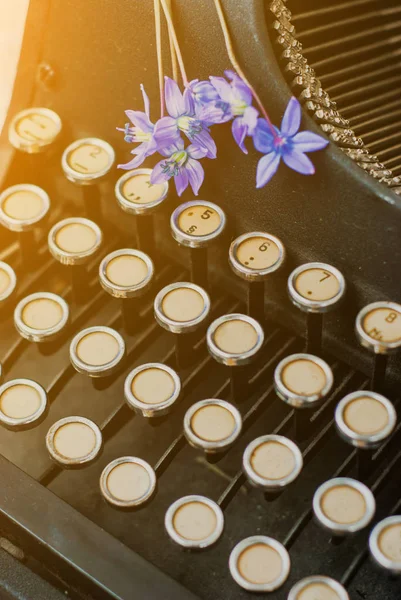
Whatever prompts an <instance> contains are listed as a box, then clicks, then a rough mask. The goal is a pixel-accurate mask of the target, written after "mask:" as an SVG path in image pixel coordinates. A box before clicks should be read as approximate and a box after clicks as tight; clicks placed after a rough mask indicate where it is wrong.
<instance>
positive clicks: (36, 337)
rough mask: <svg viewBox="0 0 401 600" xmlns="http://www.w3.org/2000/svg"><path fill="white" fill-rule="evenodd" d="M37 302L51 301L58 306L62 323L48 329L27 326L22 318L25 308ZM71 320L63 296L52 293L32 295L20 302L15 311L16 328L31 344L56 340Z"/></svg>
mask: <svg viewBox="0 0 401 600" xmlns="http://www.w3.org/2000/svg"><path fill="white" fill-rule="evenodd" d="M35 300H51V301H53V302H55V303H56V304H58V305H59V307H60V308H61V312H62V317H61V319H60V321H59V322H58V323H56V324H55V325H53V327H48V328H47V329H36V328H35V327H30V326H29V325H27V324H26V323H25V321H24V320H23V318H22V314H23V312H24V309H25V307H26V306H27V305H28V304H30V303H31V302H35ZM69 318H70V310H69V307H68V304H67V302H66V301H65V300H64V298H62V297H61V296H58V295H57V294H52V293H51V292H36V293H35V294H30V295H29V296H26V297H25V298H23V299H22V300H20V301H19V302H18V304H17V306H16V307H15V310H14V324H15V328H16V330H17V331H18V333H19V334H20V335H21V336H22V337H23V338H25V339H26V340H29V341H30V342H37V343H40V342H49V341H51V340H54V339H56V338H57V337H58V336H59V335H60V334H61V333H62V331H63V329H64V327H65V326H66V325H67V323H68V321H69Z"/></svg>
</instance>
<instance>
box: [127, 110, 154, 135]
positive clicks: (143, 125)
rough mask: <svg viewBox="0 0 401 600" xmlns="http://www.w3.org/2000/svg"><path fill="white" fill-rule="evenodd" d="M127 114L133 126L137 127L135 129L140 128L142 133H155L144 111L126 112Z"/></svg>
mask: <svg viewBox="0 0 401 600" xmlns="http://www.w3.org/2000/svg"><path fill="white" fill-rule="evenodd" d="M125 114H126V115H127V117H128V118H129V120H130V121H131V123H133V125H135V127H138V129H140V130H141V131H144V132H145V133H150V132H151V131H153V125H152V123H151V122H150V121H149V117H148V115H147V114H146V113H144V112H143V111H142V110H126V111H125Z"/></svg>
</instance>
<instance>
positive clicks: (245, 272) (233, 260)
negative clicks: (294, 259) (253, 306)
mask: <svg viewBox="0 0 401 600" xmlns="http://www.w3.org/2000/svg"><path fill="white" fill-rule="evenodd" d="M253 237H261V238H264V239H266V240H267V241H269V242H273V243H274V244H275V245H276V246H277V248H278V250H279V257H278V259H277V260H276V262H275V263H274V264H273V265H271V266H270V267H266V268H265V269H258V270H256V269H250V268H249V267H246V266H245V265H243V264H242V263H240V262H239V260H238V259H237V250H238V248H239V246H240V245H241V244H242V243H243V242H245V241H246V240H248V239H252V238H253ZM284 260H285V248H284V245H283V243H282V241H281V240H280V239H279V238H277V237H276V236H274V235H271V234H270V233H265V232H262V231H252V232H249V233H243V234H242V235H240V236H239V237H237V238H236V239H235V240H234V241H233V242H232V243H231V246H230V249H229V264H230V267H231V269H232V270H233V271H234V273H235V274H236V275H238V276H239V277H241V278H242V279H245V280H246V281H264V280H265V279H267V277H268V275H270V274H271V273H274V271H277V270H278V269H279V268H280V267H281V266H282V264H283V263H284Z"/></svg>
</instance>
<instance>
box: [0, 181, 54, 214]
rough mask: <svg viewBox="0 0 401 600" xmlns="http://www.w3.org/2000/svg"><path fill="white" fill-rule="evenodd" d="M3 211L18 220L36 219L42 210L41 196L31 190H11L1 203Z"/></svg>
mask: <svg viewBox="0 0 401 600" xmlns="http://www.w3.org/2000/svg"><path fill="white" fill-rule="evenodd" d="M2 209H3V211H4V213H5V214H6V215H7V216H8V217H11V218H12V219H16V220H18V221H25V220H30V219H36V218H37V217H39V216H40V215H41V213H42V212H43V210H44V203H43V198H41V197H40V196H39V194H35V192H33V191H32V190H28V189H27V190H20V191H16V192H12V193H11V194H10V195H9V196H7V197H6V198H5V200H4V201H3V204H2Z"/></svg>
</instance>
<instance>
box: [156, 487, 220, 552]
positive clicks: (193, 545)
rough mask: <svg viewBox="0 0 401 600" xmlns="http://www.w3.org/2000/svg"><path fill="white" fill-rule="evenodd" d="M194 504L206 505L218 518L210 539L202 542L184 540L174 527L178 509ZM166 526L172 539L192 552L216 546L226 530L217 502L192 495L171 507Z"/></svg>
mask: <svg viewBox="0 0 401 600" xmlns="http://www.w3.org/2000/svg"><path fill="white" fill-rule="evenodd" d="M192 502H199V503H200V504H205V505H206V506H208V507H209V508H211V509H212V511H213V512H214V515H215V517H216V527H215V529H214V531H213V532H212V533H211V534H210V535H209V536H208V537H206V538H204V539H202V540H190V539H187V538H184V537H182V536H181V535H180V534H179V533H178V532H177V531H176V529H175V527H174V517H175V514H176V512H177V511H178V509H180V508H181V507H182V506H185V505H186V504H190V503H192ZM164 525H165V528H166V531H167V533H168V535H169V536H170V538H171V539H172V540H173V541H174V542H176V543H177V544H179V545H180V546H182V547H184V548H189V549H192V550H203V549H204V548H209V547H210V546H212V545H213V544H215V543H216V542H217V540H218V539H219V538H220V536H221V534H222V533H223V529H224V515H223V511H222V510H221V508H220V506H219V505H218V504H216V502H214V501H213V500H210V498H207V497H206V496H199V495H190V496H184V497H182V498H179V499H178V500H176V501H175V502H173V504H171V505H170V506H169V508H168V509H167V512H166V515H165V519H164Z"/></svg>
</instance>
